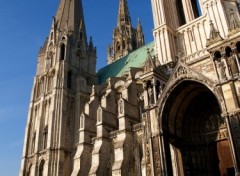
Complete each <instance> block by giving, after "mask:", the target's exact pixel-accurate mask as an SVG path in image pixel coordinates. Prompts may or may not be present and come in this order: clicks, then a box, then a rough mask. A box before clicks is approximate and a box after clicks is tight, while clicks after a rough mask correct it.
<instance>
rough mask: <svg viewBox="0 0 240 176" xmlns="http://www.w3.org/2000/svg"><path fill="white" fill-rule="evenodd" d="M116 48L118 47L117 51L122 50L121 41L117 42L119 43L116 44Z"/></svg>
mask: <svg viewBox="0 0 240 176" xmlns="http://www.w3.org/2000/svg"><path fill="white" fill-rule="evenodd" d="M116 49H117V51H120V50H121V46H120V43H119V42H117V44H116Z"/></svg>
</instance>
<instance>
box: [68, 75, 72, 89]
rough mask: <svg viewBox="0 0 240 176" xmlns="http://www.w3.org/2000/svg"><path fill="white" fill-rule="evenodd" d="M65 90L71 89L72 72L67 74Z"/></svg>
mask: <svg viewBox="0 0 240 176" xmlns="http://www.w3.org/2000/svg"><path fill="white" fill-rule="evenodd" d="M67 88H68V89H71V88H72V72H71V71H69V72H68V74H67Z"/></svg>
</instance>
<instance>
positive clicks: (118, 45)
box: [19, 0, 240, 176]
mask: <svg viewBox="0 0 240 176" xmlns="http://www.w3.org/2000/svg"><path fill="white" fill-rule="evenodd" d="M151 4H152V13H153V21H154V29H153V36H154V41H153V42H151V43H148V44H145V41H144V33H143V30H142V25H141V22H140V20H139V21H138V24H137V26H136V27H134V26H132V23H131V17H130V13H129V9H128V4H127V0H119V11H118V18H117V26H116V28H115V29H114V30H113V41H112V44H111V45H110V46H106V50H107V56H106V58H107V61H108V64H107V66H105V67H103V68H101V69H100V70H99V71H98V72H96V48H95V46H94V44H93V41H92V38H90V39H88V38H87V31H86V29H85V22H84V15H83V7H82V2H81V0H60V4H59V7H58V10H57V13H56V16H55V17H54V18H53V21H52V26H51V28H50V32H49V37H48V38H47V39H46V41H45V42H44V44H43V46H42V47H41V48H40V51H39V55H38V60H37V71H36V75H35V77H34V82H33V88H32V94H31V100H30V105H29V113H28V119H27V124H26V130H25V139H24V147H23V155H22V159H21V168H20V171H19V176H240V1H239V0H151ZM116 13H117V12H116Z"/></svg>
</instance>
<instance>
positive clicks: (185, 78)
mask: <svg viewBox="0 0 240 176" xmlns="http://www.w3.org/2000/svg"><path fill="white" fill-rule="evenodd" d="M183 81H194V82H197V83H199V84H202V85H204V86H205V87H207V88H208V89H209V90H210V91H211V92H212V93H213V94H214V95H215V97H216V98H217V100H218V103H219V105H220V107H221V112H222V114H226V105H225V101H224V98H223V96H222V94H221V93H220V91H219V90H218V89H217V88H216V86H215V84H213V83H211V82H210V81H209V80H204V78H199V77H196V76H194V77H189V76H188V75H184V76H180V77H179V78H177V79H175V80H174V81H171V82H170V83H168V84H166V85H165V88H164V90H163V92H162V96H161V98H160V99H159V100H158V103H157V104H158V106H159V112H158V117H161V116H162V110H163V108H164V107H163V106H164V105H165V103H166V101H167V99H168V97H169V95H170V94H171V92H172V91H173V90H174V89H175V88H176V87H177V86H178V85H179V84H180V83H181V82H183ZM161 120H162V119H161V118H160V119H159V121H160V122H161Z"/></svg>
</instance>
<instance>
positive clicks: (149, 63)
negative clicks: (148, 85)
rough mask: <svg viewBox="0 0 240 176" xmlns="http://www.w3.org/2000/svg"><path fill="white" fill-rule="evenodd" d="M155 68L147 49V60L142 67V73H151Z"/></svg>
mask: <svg viewBox="0 0 240 176" xmlns="http://www.w3.org/2000/svg"><path fill="white" fill-rule="evenodd" d="M155 67H156V65H155V63H154V61H153V59H152V56H151V53H150V51H149V48H147V60H146V63H145V66H144V72H150V71H153V70H154V68H155Z"/></svg>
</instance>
